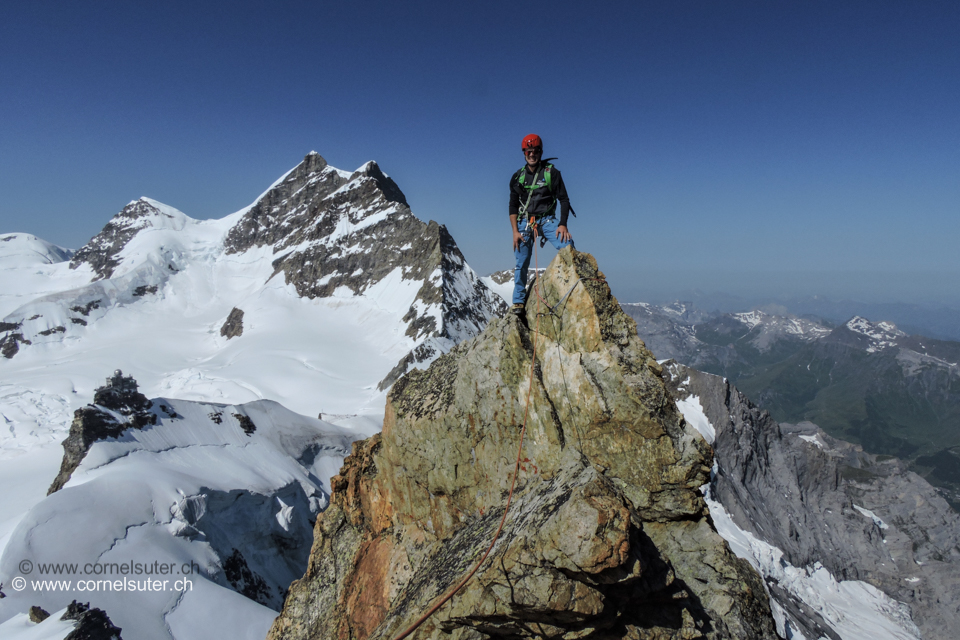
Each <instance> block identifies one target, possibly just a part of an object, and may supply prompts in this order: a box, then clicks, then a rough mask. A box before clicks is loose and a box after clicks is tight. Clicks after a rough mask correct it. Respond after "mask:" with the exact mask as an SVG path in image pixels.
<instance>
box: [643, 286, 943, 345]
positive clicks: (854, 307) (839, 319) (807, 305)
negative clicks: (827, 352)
mask: <svg viewBox="0 0 960 640" xmlns="http://www.w3.org/2000/svg"><path fill="white" fill-rule="evenodd" d="M676 299H680V300H686V301H687V303H688V304H692V305H695V306H696V307H697V308H699V309H704V310H709V311H710V312H714V313H737V312H742V311H745V310H750V309H761V310H763V311H766V312H767V313H771V314H792V315H795V316H798V317H805V316H813V317H815V318H819V319H822V320H826V321H827V322H831V323H833V324H841V323H843V322H846V321H847V320H849V319H850V318H852V317H853V316H863V317H865V318H883V319H885V320H887V321H889V322H893V323H894V324H896V325H897V326H898V327H900V329H902V330H904V331H906V332H907V333H911V334H919V335H924V336H930V337H931V338H938V339H940V340H960V308H957V307H956V306H949V305H945V304H935V303H929V304H911V303H905V302H860V301H857V300H834V299H831V298H828V297H826V296H822V295H816V296H803V297H793V298H777V299H771V298H761V297H756V298H747V297H742V296H736V295H728V294H710V293H704V292H702V291H689V292H685V293H683V294H678V296H677V297H676ZM651 302H652V303H654V304H657V305H658V306H668V305H669V304H670V303H671V302H672V300H661V299H652V300H651Z"/></svg>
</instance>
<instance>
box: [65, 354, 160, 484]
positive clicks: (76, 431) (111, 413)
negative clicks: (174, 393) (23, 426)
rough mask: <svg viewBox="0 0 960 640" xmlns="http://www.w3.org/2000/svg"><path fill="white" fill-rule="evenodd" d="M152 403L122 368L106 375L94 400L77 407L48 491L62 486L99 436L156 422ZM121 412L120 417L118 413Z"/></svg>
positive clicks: (114, 436) (102, 436)
mask: <svg viewBox="0 0 960 640" xmlns="http://www.w3.org/2000/svg"><path fill="white" fill-rule="evenodd" d="M152 406H153V403H152V402H150V401H149V400H147V398H146V396H144V395H143V394H142V393H140V392H139V391H137V382H136V380H134V379H133V377H131V376H124V375H123V373H122V372H121V371H120V370H117V371H116V372H114V374H113V376H112V377H110V378H107V384H105V385H104V386H102V387H99V388H98V389H97V390H96V391H95V392H94V395H93V404H88V405H87V406H85V407H81V408H80V409H77V410H76V411H75V412H74V414H73V422H72V423H71V424H70V433H69V435H68V436H67V439H66V440H64V441H63V461H62V462H61V463H60V473H59V474H57V477H56V479H54V481H53V484H51V485H50V489H49V490H48V491H47V495H50V494H51V493H53V492H55V491H59V490H60V489H62V488H63V485H65V484H66V483H67V481H68V480H70V476H71V475H72V474H73V472H74V471H75V470H76V468H77V467H78V466H80V462H81V461H82V460H83V458H84V456H86V455H87V451H89V450H90V445H92V444H93V443H94V442H96V441H97V440H105V439H107V438H116V437H119V436H120V434H121V433H123V432H124V431H126V430H127V429H130V428H134V429H142V428H143V427H145V426H147V425H152V424H156V423H157V416H156V415H155V414H153V413H151V412H150V408H151V407H152ZM117 414H119V417H118V415H117Z"/></svg>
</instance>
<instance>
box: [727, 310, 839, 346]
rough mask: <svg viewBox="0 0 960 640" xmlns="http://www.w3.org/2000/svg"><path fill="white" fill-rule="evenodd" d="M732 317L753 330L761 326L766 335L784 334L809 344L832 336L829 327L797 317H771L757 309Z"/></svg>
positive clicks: (735, 314)
mask: <svg viewBox="0 0 960 640" xmlns="http://www.w3.org/2000/svg"><path fill="white" fill-rule="evenodd" d="M731 316H732V317H733V318H734V319H736V320H737V321H739V322H741V323H743V324H744V325H746V326H747V327H748V328H749V329H751V330H753V329H756V328H757V327H758V326H759V327H761V329H762V331H763V332H765V333H782V334H785V335H789V336H793V337H796V338H799V339H801V340H804V341H807V342H812V341H814V340H817V339H819V338H822V337H824V336H826V335H829V334H830V329H828V328H827V327H824V326H823V325H821V324H819V323H817V322H813V321H811V320H806V319H804V318H797V317H795V316H779V315H771V314H768V313H764V312H763V311H759V310H756V309H755V310H753V311H748V312H746V313H734V314H731Z"/></svg>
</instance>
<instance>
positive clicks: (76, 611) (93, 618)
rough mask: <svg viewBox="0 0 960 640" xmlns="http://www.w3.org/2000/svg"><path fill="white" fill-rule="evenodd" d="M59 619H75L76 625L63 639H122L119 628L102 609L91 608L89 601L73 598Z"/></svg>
mask: <svg viewBox="0 0 960 640" xmlns="http://www.w3.org/2000/svg"><path fill="white" fill-rule="evenodd" d="M60 619H61V620H76V621H77V626H76V627H75V628H74V629H73V631H71V632H70V633H68V634H67V635H66V636H65V637H64V639H63V640H122V638H121V636H120V628H119V627H116V626H114V624H113V623H112V622H110V618H109V617H107V613H106V612H105V611H104V610H103V609H91V608H90V603H87V604H82V603H79V602H77V601H76V600H74V601H73V602H71V603H70V604H69V605H68V606H67V610H66V612H65V613H64V614H63V615H62V616H60Z"/></svg>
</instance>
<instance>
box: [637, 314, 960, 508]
mask: <svg viewBox="0 0 960 640" xmlns="http://www.w3.org/2000/svg"><path fill="white" fill-rule="evenodd" d="M622 306H623V308H624V310H625V311H626V312H627V313H628V314H630V315H631V316H632V317H633V318H634V319H635V320H636V321H637V328H638V332H639V334H640V336H641V337H642V338H643V339H644V340H645V341H646V343H647V346H648V347H649V348H650V349H651V350H652V351H653V353H654V354H656V356H657V357H658V358H662V359H666V358H672V359H675V360H676V361H678V362H680V363H683V364H686V365H689V366H691V367H694V368H696V369H699V370H702V371H706V372H709V373H714V374H717V375H721V376H724V377H727V378H729V379H730V380H731V382H733V383H734V384H736V385H737V387H738V388H739V389H740V390H741V391H743V393H745V394H746V395H747V396H748V397H750V398H752V399H753V400H754V401H755V402H757V403H758V404H759V406H760V407H761V408H763V409H766V410H768V411H769V412H770V413H771V414H772V416H773V417H774V418H775V419H776V420H778V421H781V422H792V423H797V422H801V421H810V422H814V423H816V424H817V425H819V426H820V427H821V428H823V429H824V430H825V431H827V433H829V434H831V435H832V436H834V437H837V438H841V439H844V440H848V441H850V442H855V443H859V444H861V445H862V446H863V447H864V449H865V450H866V451H868V452H870V453H872V454H878V455H889V456H897V457H900V458H903V459H905V460H909V461H910V463H911V465H912V468H913V469H914V470H915V471H917V472H918V473H920V474H921V475H923V476H924V477H926V478H927V479H928V480H930V482H932V483H934V484H936V485H938V486H940V487H941V488H943V489H944V490H945V491H946V495H947V497H948V499H949V500H950V501H951V503H952V504H953V505H954V506H960V455H958V454H960V393H958V391H960V342H952V341H945V340H936V339H933V338H928V337H924V336H920V335H908V334H907V333H906V332H904V331H902V330H900V329H899V328H898V327H897V325H896V324H894V323H892V322H889V321H879V322H873V321H871V320H868V319H866V318H864V317H862V316H854V317H852V318H849V319H847V320H846V321H845V322H843V323H841V324H838V325H836V326H834V325H833V324H832V323H831V322H829V321H827V320H823V319H819V318H815V317H812V316H807V317H797V316H793V315H787V314H779V315H778V314H770V313H765V312H763V311H759V310H755V311H751V312H745V313H716V312H714V313H707V312H704V311H702V310H699V309H697V308H696V307H694V306H693V305H691V304H690V303H681V302H676V303H673V304H669V305H651V304H646V303H636V304H623V305H622Z"/></svg>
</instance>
